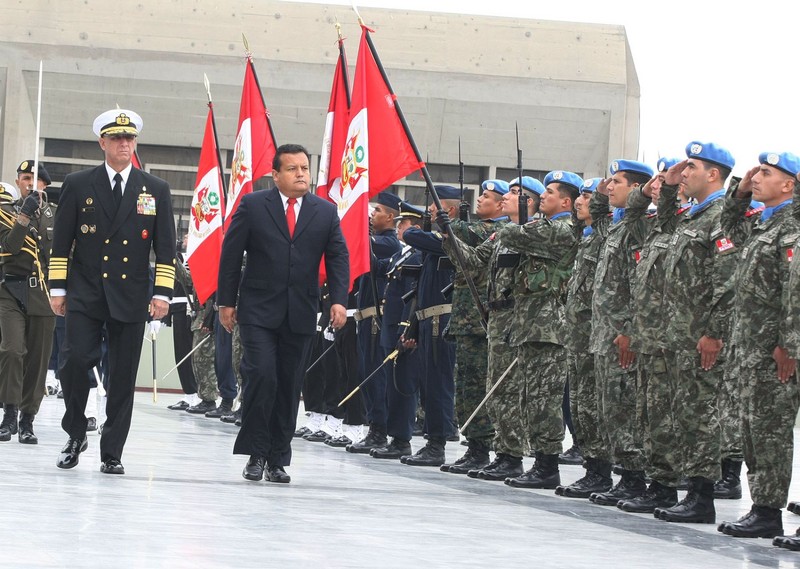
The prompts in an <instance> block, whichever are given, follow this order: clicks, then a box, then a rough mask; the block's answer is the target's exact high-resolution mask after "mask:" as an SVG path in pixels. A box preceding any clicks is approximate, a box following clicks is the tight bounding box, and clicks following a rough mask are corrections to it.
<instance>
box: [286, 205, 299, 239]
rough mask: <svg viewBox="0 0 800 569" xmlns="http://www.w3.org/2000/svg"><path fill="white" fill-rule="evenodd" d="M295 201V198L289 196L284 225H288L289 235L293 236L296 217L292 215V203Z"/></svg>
mask: <svg viewBox="0 0 800 569" xmlns="http://www.w3.org/2000/svg"><path fill="white" fill-rule="evenodd" d="M296 203H297V198H289V200H288V202H287V204H286V225H288V226H289V237H294V226H295V223H297V218H296V217H295V215H294V204H296Z"/></svg>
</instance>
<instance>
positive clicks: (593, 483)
mask: <svg viewBox="0 0 800 569" xmlns="http://www.w3.org/2000/svg"><path fill="white" fill-rule="evenodd" d="M613 485H614V482H613V481H612V480H611V463H610V462H608V461H607V460H600V459H598V458H587V459H586V475H585V476H584V477H583V478H579V479H578V480H576V481H575V482H573V483H572V484H570V485H569V486H559V487H557V488H556V494H557V495H559V496H564V497H565V498H588V497H589V496H591V495H592V494H600V493H603V492H608V491H609V490H611V487H612V486H613Z"/></svg>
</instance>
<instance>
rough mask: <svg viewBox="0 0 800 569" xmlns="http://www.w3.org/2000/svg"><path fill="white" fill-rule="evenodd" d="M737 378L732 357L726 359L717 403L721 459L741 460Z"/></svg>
mask: <svg viewBox="0 0 800 569" xmlns="http://www.w3.org/2000/svg"><path fill="white" fill-rule="evenodd" d="M741 396H742V394H741V390H740V387H739V378H738V377H737V375H736V368H735V366H734V365H733V362H732V358H729V359H728V360H727V364H726V365H725V366H724V370H723V374H722V385H721V386H720V390H719V396H718V400H717V405H718V407H719V428H720V456H721V457H722V458H723V459H726V458H729V459H731V460H736V461H741V460H743V459H744V451H743V450H742V418H741V412H740V409H739V400H740V399H741Z"/></svg>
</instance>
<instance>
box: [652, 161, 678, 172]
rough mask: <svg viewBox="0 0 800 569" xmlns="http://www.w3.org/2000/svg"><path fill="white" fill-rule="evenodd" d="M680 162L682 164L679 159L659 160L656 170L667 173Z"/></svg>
mask: <svg viewBox="0 0 800 569" xmlns="http://www.w3.org/2000/svg"><path fill="white" fill-rule="evenodd" d="M678 162H680V159H679V158H659V159H658V164H656V168H657V169H658V171H659V172H666V171H667V170H669V169H670V168H672V167H673V166H674V165H675V164H677V163H678Z"/></svg>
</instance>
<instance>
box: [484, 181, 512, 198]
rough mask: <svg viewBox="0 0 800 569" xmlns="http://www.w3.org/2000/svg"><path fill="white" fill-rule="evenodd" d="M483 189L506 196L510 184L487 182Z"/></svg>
mask: <svg viewBox="0 0 800 569" xmlns="http://www.w3.org/2000/svg"><path fill="white" fill-rule="evenodd" d="M481 189H482V190H488V191H490V192H494V193H496V194H500V195H501V196H504V195H506V194H507V193H508V182H506V181H505V180H486V181H484V182H483V183H482V184H481Z"/></svg>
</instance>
